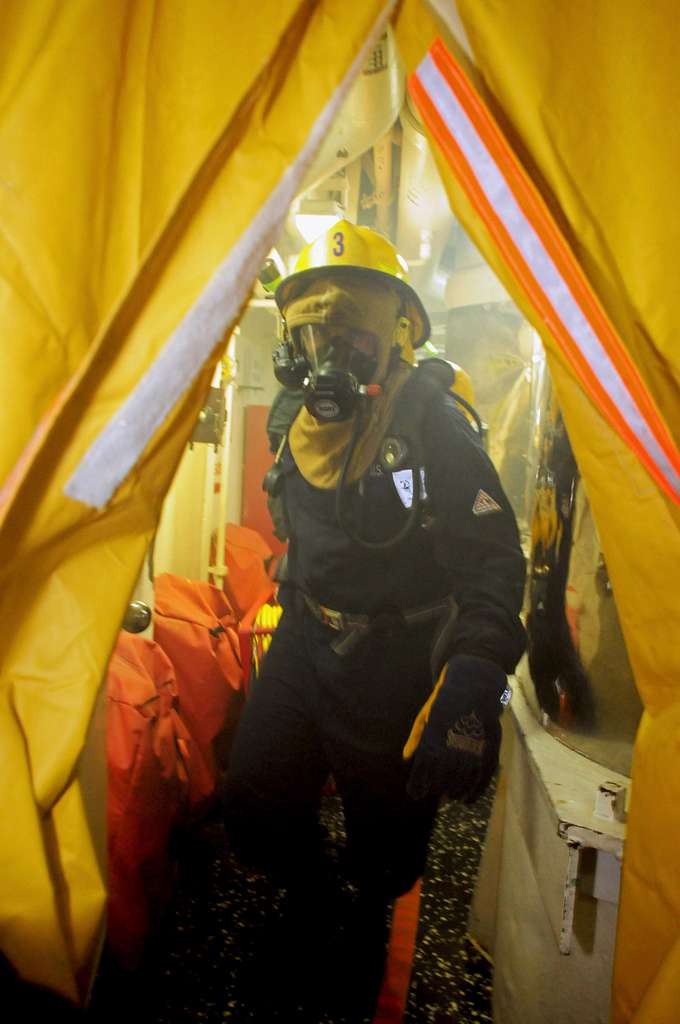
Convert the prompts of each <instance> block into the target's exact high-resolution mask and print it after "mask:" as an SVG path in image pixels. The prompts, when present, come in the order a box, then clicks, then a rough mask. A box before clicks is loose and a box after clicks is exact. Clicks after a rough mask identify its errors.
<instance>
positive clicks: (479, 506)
mask: <svg viewBox="0 0 680 1024" xmlns="http://www.w3.org/2000/svg"><path fill="white" fill-rule="evenodd" d="M502 511H503V509H502V508H501V507H500V505H499V504H498V502H497V501H494V500H493V498H492V497H491V495H490V494H487V493H486V491H482V490H479V491H477V497H476V498H475V500H474V504H473V506H472V514H473V515H475V516H488V515H489V513H490V512H502Z"/></svg>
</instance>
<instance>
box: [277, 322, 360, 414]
mask: <svg viewBox="0 0 680 1024" xmlns="http://www.w3.org/2000/svg"><path fill="white" fill-rule="evenodd" d="M379 346H380V341H379V339H378V338H377V337H376V336H375V335H374V334H372V333H371V332H370V331H363V330H360V329H357V328H348V327H337V326H334V325H332V324H303V325H302V326H301V327H298V328H296V330H295V344H294V348H295V350H296V351H297V352H298V353H299V354H300V355H301V356H302V357H303V358H304V360H305V362H306V364H307V367H308V371H309V372H308V375H307V379H306V383H305V392H306V394H305V406H306V408H307V409H308V411H309V412H310V413H311V415H312V416H314V418H315V419H316V420H318V421H319V422H320V423H339V422H341V421H343V420H347V419H349V418H350V417H351V415H352V414H353V412H354V410H355V408H356V403H357V400H358V397H359V395H360V394H362V393H364V394H365V393H367V391H368V390H369V389H370V387H371V381H372V379H373V377H374V375H375V373H376V370H377V368H378V352H379ZM376 390H378V391H379V390H380V389H379V388H376Z"/></svg>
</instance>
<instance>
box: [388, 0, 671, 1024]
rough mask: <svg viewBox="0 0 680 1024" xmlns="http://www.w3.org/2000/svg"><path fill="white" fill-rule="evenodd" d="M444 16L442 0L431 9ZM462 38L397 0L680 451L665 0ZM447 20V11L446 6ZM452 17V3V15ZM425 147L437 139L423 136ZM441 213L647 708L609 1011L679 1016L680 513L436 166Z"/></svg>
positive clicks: (664, 1022) (513, 16) (490, 8)
mask: <svg viewBox="0 0 680 1024" xmlns="http://www.w3.org/2000/svg"><path fill="white" fill-rule="evenodd" d="M435 6H436V7H437V8H438V9H439V10H442V11H443V7H444V5H441V4H433V5H432V7H435ZM457 10H458V13H459V15H460V18H461V19H462V25H463V27H464V30H465V40H464V42H465V48H463V47H462V45H461V38H460V36H459V35H458V36H453V35H452V33H451V32H450V31H449V29H450V28H453V29H454V30H455V27H456V26H455V25H454V24H453V21H452V19H451V18H450V17H449V18H448V25H447V23H445V22H443V21H439V20H437V19H433V20H432V22H431V23H430V24H425V23H424V18H423V11H422V4H419V3H416V2H414V3H411V4H406V5H405V8H404V10H403V12H402V17H401V22H400V27H401V30H400V33H399V35H398V42H399V45H400V47H401V49H402V52H404V53H406V54H407V56H408V60H407V63H408V65H409V70H414V69H415V68H416V67H417V66H418V64H419V63H420V61H421V60H422V58H423V56H424V54H425V53H426V52H427V50H428V49H429V47H430V45H431V44H432V40H433V38H434V36H435V35H436V34H441V35H442V36H443V37H444V38H445V39H446V40H447V42H448V44H449V46H450V47H451V49H452V50H453V52H454V53H455V55H456V56H457V57H458V59H459V60H460V61H461V63H462V64H463V65H464V66H466V68H467V70H468V73H469V75H470V76H471V78H472V79H473V81H474V82H475V83H476V85H477V88H478V90H479V93H480V95H481V96H482V97H483V98H484V100H485V102H486V103H487V105H488V106H489V107H490V108H491V110H492V112H493V114H494V116H495V118H496V120H497V121H498V123H499V124H500V126H501V128H502V129H503V131H504V134H505V136H506V138H507V139H508V141H509V143H510V145H511V147H512V149H513V151H514V153H515V154H516V156H517V157H518V159H519V160H520V162H521V164H522V166H523V167H524V170H525V171H526V172H527V173H528V174H529V176H530V178H531V180H532V182H533V185H534V186H535V187H536V188H537V189H538V190H539V192H540V194H541V197H542V199H543V201H544V202H545V203H546V205H547V207H548V209H549V210H550V212H551V213H552V216H553V217H554V219H555V221H556V222H557V224H558V225H559V228H560V230H561V231H562V233H563V234H564V236H565V238H566V240H567V242H568V244H569V247H570V249H571V251H572V252H573V253H574V254H575V256H576V257H577V259H578V262H579V265H580V267H581V269H582V270H583V272H584V273H585V276H586V278H587V280H588V282H589V284H590V286H591V288H592V289H593V290H594V292H595V293H596V295H597V296H598V298H599V300H600V302H601V303H602V305H603V307H604V309H605V311H606V313H607V315H608V316H609V318H610V320H611V321H612V323H613V324H614V326H615V328H616V331H617V333H618V336H619V337H620V338H621V339H622V341H623V344H624V346H625V349H626V351H627V353H628V355H629V356H630V357H631V358H632V360H633V362H634V363H635V365H636V367H637V369H638V371H639V373H640V375H641V377H642V379H643V381H644V384H645V386H646V387H647V389H648V391H649V393H650V394H651V396H652V397H653V399H654V401H655V403H656V406H657V408H658V409H659V410H660V412H661V415H662V417H663V419H664V420H665V424H666V426H667V427H668V429H669V431H670V433H671V436H672V438H673V439H674V441H675V445H676V447H677V445H678V442H679V441H680V394H679V389H678V384H679V382H680V354H679V353H678V349H677V345H676V344H675V343H674V335H675V329H674V320H675V306H674V292H675V286H674V269H673V268H674V265H675V254H676V248H677V239H678V237H680V232H679V230H678V227H679V225H678V216H679V215H678V213H677V210H676V206H675V204H674V202H673V195H674V190H675V188H676V185H675V180H676V172H677V167H678V165H679V164H678V161H679V160H680V133H678V132H675V131H670V132H669V130H668V128H669V121H668V118H669V116H670V111H672V110H674V109H675V108H676V106H677V103H678V99H680V95H679V94H680V81H679V80H678V76H677V62H678V52H677V50H678V46H677V43H676V38H677V37H676V34H675V33H674V31H673V29H672V27H671V26H672V25H673V18H674V16H675V15H674V5H673V4H672V3H671V2H670V0H664V2H660V3H657V4H653V5H648V6H644V5H642V6H641V5H640V4H637V3H633V2H632V0H628V2H624V3H618V4H608V3H604V4H590V3H587V2H586V0H580V2H577V3H570V4H545V3H542V2H541V0H518V2H516V3H513V4H512V10H511V12H510V8H509V7H508V5H504V4H497V3H488V4H479V3H476V2H474V0H459V2H458V5H457ZM444 13H446V12H444ZM450 13H451V12H449V15H450ZM435 145H436V143H435ZM438 163H439V167H440V171H441V174H442V179H443V181H444V183H445V186H446V188H447V191H448V193H449V197H450V199H451V203H452V206H453V208H454V210H455V212H456V213H457V215H458V216H459V218H460V219H461V221H462V222H463V224H464V225H465V227H466V229H467V231H468V233H469V234H470V235H471V237H472V238H473V239H474V241H475V242H476V244H477V245H478V247H479V248H480V249H481V251H482V252H483V253H484V255H485V257H486V258H487V260H488V262H489V263H490V264H491V266H492V267H493V268H494V270H495V271H496V273H497V274H498V276H499V277H500V278H501V280H502V281H503V283H504V284H505V286H506V287H507V289H508V290H509V292H510V293H511V294H512V296H513V298H514V299H515V301H516V302H517V304H518V305H519V306H520V308H521V309H522V310H523V312H524V313H525V315H526V316H527V317H528V319H529V320H531V322H532V323H533V325H534V326H535V327H536V329H537V330H538V331H539V333H540V334H541V337H542V339H543V341H544V343H545V347H546V352H547V356H548V363H549V367H550V370H551V373H552V376H553V379H554V381H555V386H556V390H557V394H558V397H559V402H560V406H561V408H562V411H563V413H564V418H565V422H566V424H567V428H568V430H569V436H570V440H571V442H572V445H573V448H574V451H575V454H576V457H577V460H578V463H579V467H580V470H581V473H582V475H583V479H584V482H585V486H586V490H587V493H588V497H589V499H590V502H591V505H592V508H593V512H594V515H595V518H596V521H597V524H598V529H599V532H600V534H601V539H602V545H603V549H604V553H605V558H606V561H607V568H608V572H609V574H610V577H611V580H612V583H613V587H614V591H615V594H616V600H617V608H618V611H619V614H620V616H621V621H622V625H623V629H624V635H625V640H626V645H627V648H628V652H629V655H630V659H631V663H632V665H633V668H634V671H635V677H636V681H637V685H638V688H639V691H640V695H641V697H642V699H643V702H644V705H645V716H644V719H643V725H642V727H641V729H640V732H639V735H638V738H637V742H636V749H635V755H634V766H633V793H632V806H631V813H630V817H629V825H628V838H627V843H626V853H625V862H624V877H623V887H622V896H621V907H620V916H619V931H618V936H617V955H616V964H615V977H614V990H613V1007H612V1021H613V1022H614V1024H622V1022H624V1021H626V1022H627V1021H635V1022H636V1024H671V1022H673V1021H675V1020H677V1016H678V1007H679V1006H680V998H679V995H678V982H677V977H678V974H677V969H676V967H677V962H678V955H679V954H678V949H679V948H680V927H679V925H678V922H679V921H680V887H678V885H677V877H676V866H675V864H676V854H675V853H674V851H677V849H678V845H680V813H678V811H677V808H678V807H679V806H680V784H679V783H678V772H677V756H678V742H679V741H678V737H679V736H680V732H679V731H678V722H679V713H680V646H679V645H678V644H677V643H675V641H674V638H675V637H677V636H678V635H679V633H680V602H678V599H677V594H676V589H675V582H674V581H675V580H676V579H677V577H678V572H680V531H679V529H678V528H679V526H680V508H679V507H678V505H677V504H675V503H674V502H673V501H672V500H671V499H670V498H668V497H666V496H665V494H664V493H662V492H661V491H660V490H659V488H658V487H657V485H656V484H655V483H654V482H653V481H652V479H651V478H650V476H649V475H648V474H647V472H646V470H645V469H643V467H642V465H641V463H640V462H639V461H638V460H637V458H636V457H635V456H634V455H633V453H632V451H631V450H630V448H628V447H627V445H626V444H625V443H624V442H623V441H622V440H621V439H620V437H619V436H617V434H616V433H615V432H614V431H613V429H612V427H611V426H609V425H608V423H607V422H605V420H604V419H603V418H602V416H601V415H600V413H599V412H598V411H597V410H596V408H595V406H594V405H593V404H591V402H590V400H589V399H588V397H587V396H586V394H585V393H584V391H583V389H582V387H581V385H580V384H579V383H578V381H577V380H576V377H575V376H574V373H573V371H572V369H571V367H570V365H569V364H568V362H567V361H566V360H565V358H564V356H563V355H562V353H561V350H560V348H559V346H558V345H557V344H556V341H555V338H554V337H553V336H552V334H551V332H550V330H549V329H548V327H547V325H546V323H545V322H544V321H542V320H541V319H540V318H537V316H536V310H535V308H534V307H532V305H531V303H530V302H529V301H528V300H527V295H526V294H525V293H524V292H523V290H522V288H521V287H520V286H519V284H518V281H517V279H516V278H515V277H514V276H513V274H512V273H511V271H510V268H509V267H508V265H507V264H506V263H505V262H504V260H503V258H502V256H501V254H500V253H499V250H498V248H497V247H496V245H495V243H494V239H493V237H492V235H491V233H490V232H489V230H488V227H487V224H485V223H484V221H483V220H482V219H481V218H480V216H479V215H478V214H477V212H476V211H475V209H474V208H473V207H472V205H471V203H470V201H469V199H468V197H467V195H466V193H465V190H464V189H463V188H462V187H461V184H460V182H459V181H458V180H456V178H455V177H454V176H453V175H452V173H451V170H450V168H449V166H448V164H447V162H446V160H445V159H444V158H443V157H442V155H441V154H440V155H439V158H438Z"/></svg>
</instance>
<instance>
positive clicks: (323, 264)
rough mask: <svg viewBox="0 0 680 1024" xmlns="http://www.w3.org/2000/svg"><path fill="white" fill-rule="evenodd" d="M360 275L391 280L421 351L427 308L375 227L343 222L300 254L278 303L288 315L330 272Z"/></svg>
mask: <svg viewBox="0 0 680 1024" xmlns="http://www.w3.org/2000/svg"><path fill="white" fill-rule="evenodd" d="M334 270H342V271H343V273H351V274H359V275H361V276H362V277H363V278H364V279H366V278H367V277H369V278H370V277H371V276H372V277H375V278H376V279H378V280H385V279H387V280H388V281H389V283H390V284H392V285H393V286H394V287H396V289H397V291H398V292H399V294H400V295H401V298H402V300H403V309H402V315H403V316H404V317H406V319H408V320H409V321H410V323H411V326H412V337H411V344H412V345H413V348H418V347H419V346H420V345H422V344H423V343H424V342H425V341H427V339H428V337H429V336H430V321H429V319H428V316H427V313H426V312H425V308H424V306H423V304H422V302H421V301H420V299H419V298H418V296H417V295H416V293H415V291H414V290H413V288H411V286H410V285H409V284H408V266H407V265H406V261H405V260H403V259H402V258H401V256H399V254H398V253H397V250H396V249H395V248H394V246H393V245H392V243H391V242H390V241H388V239H387V238H385V237H384V235H380V234H378V232H377V231H373V229H372V228H368V227H362V226H358V225H356V224H351V223H350V222H349V221H348V220H339V221H337V223H335V224H334V225H333V226H332V227H331V228H329V230H328V231H326V232H324V234H322V235H320V236H319V237H318V238H317V239H316V240H315V241H313V242H311V243H310V244H309V245H307V246H305V248H304V249H303V250H302V252H301V253H300V255H299V257H298V260H297V263H296V264H295V269H294V271H293V273H292V274H290V275H289V276H288V277H286V278H284V280H283V281H281V283H280V284H279V286H278V288H277V289H276V293H275V296H274V297H275V299H276V304H277V306H278V307H279V310H280V311H281V315H282V316H285V308H286V306H287V305H288V303H289V302H290V301H291V299H294V298H296V297H297V296H298V295H300V293H301V292H302V290H303V289H304V288H306V287H307V285H308V284H309V283H310V282H311V281H314V280H315V279H317V278H320V277H325V276H328V274H329V272H331V273H332V272H333V271H334Z"/></svg>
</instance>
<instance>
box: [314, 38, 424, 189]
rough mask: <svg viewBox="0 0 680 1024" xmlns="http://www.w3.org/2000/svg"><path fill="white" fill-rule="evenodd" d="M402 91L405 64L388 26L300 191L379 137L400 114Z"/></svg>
mask: <svg viewBox="0 0 680 1024" xmlns="http://www.w3.org/2000/svg"><path fill="white" fill-rule="evenodd" d="M404 92H405V75H404V68H403V65H402V63H401V60H400V58H399V54H398V52H397V47H396V44H395V42H394V36H393V34H392V30H391V28H389V27H388V28H387V30H386V31H385V32H384V33H383V35H382V36H381V38H380V39H379V40H378V42H377V43H376V45H375V46H374V48H373V50H372V51H371V55H370V57H369V58H368V60H367V62H366V64H365V65H364V68H363V69H362V71H361V72H360V73H359V76H358V78H357V80H356V81H355V83H354V85H353V86H352V88H351V90H350V92H349V94H348V96H347V99H346V100H345V102H344V103H343V105H342V107H341V108H340V112H339V114H338V116H337V118H336V120H335V123H334V125H333V127H332V129H331V131H330V132H329V134H328V136H327V137H326V139H325V141H324V142H323V144H322V146H321V149H320V150H319V152H318V154H317V156H316V160H315V161H314V163H313V165H312V167H311V168H310V171H309V173H308V175H307V177H306V178H305V181H304V183H303V187H302V190H301V191H302V192H307V191H308V190H309V189H311V188H314V187H315V186H316V185H318V184H319V183H320V182H322V181H324V180H325V179H326V178H328V177H329V175H331V174H334V173H335V172H337V171H339V170H340V168H342V167H345V166H346V165H347V164H350V163H352V162H353V161H355V160H356V158H357V157H358V156H361V154H362V153H364V152H365V151H366V150H367V149H370V148H371V146H372V145H373V144H374V143H375V142H376V141H377V140H378V139H381V138H382V137H383V136H384V135H385V133H386V132H387V131H388V130H389V129H390V128H391V127H392V125H393V124H394V122H395V121H396V120H397V117H398V116H399V111H400V110H401V108H402V105H403V102H404Z"/></svg>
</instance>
